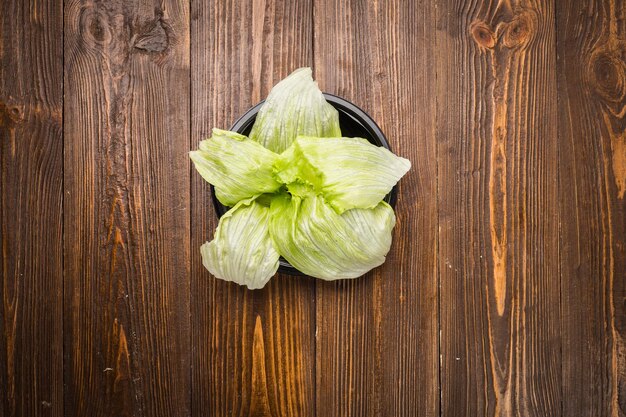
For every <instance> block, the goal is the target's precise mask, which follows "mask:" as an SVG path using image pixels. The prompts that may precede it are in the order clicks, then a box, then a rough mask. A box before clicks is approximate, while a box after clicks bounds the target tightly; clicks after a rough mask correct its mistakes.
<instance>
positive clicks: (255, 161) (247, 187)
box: [189, 129, 281, 206]
mask: <svg viewBox="0 0 626 417" xmlns="http://www.w3.org/2000/svg"><path fill="white" fill-rule="evenodd" d="M189 156H190V157H191V160H192V161H193V162H194V164H195V167H196V170H198V172H199V173H200V175H202V178H204V179H205V180H207V181H208V182H210V183H211V184H213V185H214V186H215V194H216V197H217V199H218V200H219V201H220V202H221V203H222V204H224V205H226V206H233V205H235V204H236V203H237V202H239V201H240V200H243V199H246V198H250V197H252V196H254V195H258V194H261V193H271V192H274V191H276V190H277V189H278V188H280V186H281V184H280V183H279V182H277V181H276V179H275V178H274V175H273V174H272V170H273V164H274V162H275V161H276V159H277V158H278V155H277V154H275V153H274V152H271V151H269V150H267V149H265V148H264V147H263V146H261V145H259V144H258V143H257V142H255V141H252V140H250V139H248V138H247V137H245V136H243V135H240V134H238V133H235V132H229V131H225V130H220V129H213V135H212V136H211V138H210V139H208V140H203V141H202V142H200V147H199V149H198V150H197V151H192V152H190V153H189Z"/></svg>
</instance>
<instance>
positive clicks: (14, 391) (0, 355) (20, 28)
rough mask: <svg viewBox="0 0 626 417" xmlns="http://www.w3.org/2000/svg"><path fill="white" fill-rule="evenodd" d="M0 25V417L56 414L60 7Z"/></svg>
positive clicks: (14, 11) (9, 8)
mask: <svg viewBox="0 0 626 417" xmlns="http://www.w3.org/2000/svg"><path fill="white" fill-rule="evenodd" d="M0 22H1V23H0V28H1V29H0V171H1V177H0V252H1V253H2V267H1V269H0V272H1V273H0V302H1V303H2V304H0V415H2V416H34V415H42V416H44V415H45V416H61V415H62V414H63V391H62V389H63V319H62V314H63V308H62V306H63V298H62V297H63V251H62V244H61V241H62V236H63V217H62V206H63V136H62V130H61V124H62V122H61V119H62V117H61V108H62V105H63V104H62V102H63V83H62V82H63V78H62V77H63V6H62V3H58V2H56V3H55V2H35V3H33V2H29V1H21V0H16V1H11V2H5V3H3V5H2V16H1V17H0Z"/></svg>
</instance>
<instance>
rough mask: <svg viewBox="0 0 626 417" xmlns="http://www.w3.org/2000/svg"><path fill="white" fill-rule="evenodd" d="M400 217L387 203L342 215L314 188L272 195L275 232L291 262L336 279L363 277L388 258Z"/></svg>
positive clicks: (275, 239) (272, 232)
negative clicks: (301, 192) (301, 193)
mask: <svg viewBox="0 0 626 417" xmlns="http://www.w3.org/2000/svg"><path fill="white" fill-rule="evenodd" d="M395 221H396V218H395V214H394V212H393V209H392V208H391V207H390V206H389V205H388V204H387V203H385V202H380V203H379V204H378V205H376V206H375V207H374V208H371V209H353V210H348V211H346V212H345V213H343V214H342V215H340V214H337V212H335V210H333V208H332V207H331V206H330V205H329V204H328V203H326V202H325V201H324V199H323V198H322V197H321V196H319V195H316V194H315V193H314V192H311V193H309V194H308V195H306V196H305V197H299V196H289V195H286V194H284V195H279V196H276V197H274V198H273V199H272V204H271V206H270V222H269V233H270V236H271V238H272V241H273V242H274V246H275V247H276V249H277V250H278V252H279V253H280V254H281V255H282V256H283V257H284V258H285V259H286V260H287V261H289V263H291V265H293V266H295V267H296V268H298V269H299V270H300V271H301V272H303V273H305V274H307V275H310V276H312V277H316V278H321V279H324V280H336V279H345V278H357V277H359V276H361V275H363V274H365V273H366V272H368V271H369V270H371V269H372V268H375V267H377V266H379V265H381V264H382V263H383V262H385V256H386V255H387V253H388V252H389V248H390V246H391V237H392V230H393V227H394V226H395Z"/></svg>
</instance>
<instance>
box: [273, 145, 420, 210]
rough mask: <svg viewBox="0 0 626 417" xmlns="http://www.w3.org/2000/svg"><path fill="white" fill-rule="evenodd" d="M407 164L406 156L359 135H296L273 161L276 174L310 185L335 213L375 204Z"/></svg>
mask: <svg viewBox="0 0 626 417" xmlns="http://www.w3.org/2000/svg"><path fill="white" fill-rule="evenodd" d="M410 168H411V162H410V161H409V160H408V159H404V158H401V157H399V156H396V155H394V154H393V153H391V152H390V151H389V150H387V149H385V148H382V147H379V146H376V145H372V144H371V143H369V142H368V141H367V140H365V139H361V138H316V137H305V136H298V138H297V139H296V140H295V141H294V142H293V144H292V145H291V146H290V147H289V149H287V150H286V151H285V152H283V153H282V154H281V156H280V158H279V159H278V160H277V161H276V163H275V170H276V175H277V177H278V178H279V179H280V180H281V181H282V182H284V183H286V184H287V187H288V188H289V190H290V191H291V190H292V188H293V189H294V191H295V192H296V193H297V189H296V188H294V186H292V185H291V183H294V182H295V183H296V185H295V187H298V184H302V183H304V184H308V185H311V186H312V187H313V188H314V189H315V190H316V191H317V192H319V193H321V194H323V195H324V198H325V199H326V200H327V201H328V202H329V203H330V205H332V206H333V208H334V209H335V210H336V211H337V212H338V213H343V212H344V211H345V210H349V209H351V208H372V207H375V206H376V205H377V204H378V203H379V202H380V201H381V200H382V199H383V198H384V197H385V195H387V193H389V191H391V189H392V188H393V186H394V185H396V183H397V182H398V180H400V178H402V176H403V175H404V174H406V173H407V171H408V170H409V169H410Z"/></svg>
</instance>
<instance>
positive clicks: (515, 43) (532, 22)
mask: <svg viewBox="0 0 626 417" xmlns="http://www.w3.org/2000/svg"><path fill="white" fill-rule="evenodd" d="M536 28H537V16H535V15H534V14H533V13H532V12H529V11H528V12H523V13H520V14H519V15H518V16H516V17H515V18H513V20H511V21H510V22H509V23H508V24H507V25H506V29H505V31H504V36H503V38H502V42H503V43H504V46H506V47H507V48H516V47H519V46H523V45H526V44H528V42H529V41H530V40H531V39H532V37H533V35H534V34H535V32H536Z"/></svg>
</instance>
